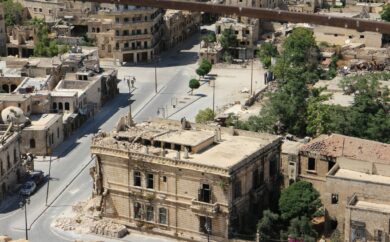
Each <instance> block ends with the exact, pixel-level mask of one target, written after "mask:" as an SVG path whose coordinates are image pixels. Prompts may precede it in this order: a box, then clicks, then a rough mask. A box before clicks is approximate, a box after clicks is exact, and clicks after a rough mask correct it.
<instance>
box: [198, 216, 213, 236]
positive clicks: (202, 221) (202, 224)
mask: <svg viewBox="0 0 390 242" xmlns="http://www.w3.org/2000/svg"><path fill="white" fill-rule="evenodd" d="M211 224H212V222H211V219H210V218H208V217H204V216H199V231H200V232H203V233H205V234H211V230H212V227H211Z"/></svg>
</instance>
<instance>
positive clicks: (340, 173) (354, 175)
mask: <svg viewBox="0 0 390 242" xmlns="http://www.w3.org/2000/svg"><path fill="white" fill-rule="evenodd" d="M331 177H336V178H342V179H351V180H356V181H361V182H373V183H382V184H386V185H390V177H388V176H380V175H371V174H367V173H363V172H357V171H351V170H347V169H338V170H337V171H336V172H335V173H334V174H333V175H331Z"/></svg>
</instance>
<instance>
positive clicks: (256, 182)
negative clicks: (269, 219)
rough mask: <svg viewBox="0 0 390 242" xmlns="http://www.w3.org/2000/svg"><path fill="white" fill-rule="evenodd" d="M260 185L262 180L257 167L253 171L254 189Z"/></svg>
mask: <svg viewBox="0 0 390 242" xmlns="http://www.w3.org/2000/svg"><path fill="white" fill-rule="evenodd" d="M259 185H260V182H259V169H257V168H256V169H255V170H254V171H253V172H252V189H256V188H258V187H259Z"/></svg>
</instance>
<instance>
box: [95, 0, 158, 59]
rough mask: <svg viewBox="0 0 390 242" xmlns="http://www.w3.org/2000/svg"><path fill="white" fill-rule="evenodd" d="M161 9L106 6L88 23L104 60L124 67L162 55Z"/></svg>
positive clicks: (117, 5)
mask: <svg viewBox="0 0 390 242" xmlns="http://www.w3.org/2000/svg"><path fill="white" fill-rule="evenodd" d="M162 16H163V12H162V10H161V9H156V8H148V7H139V6H129V5H119V4H115V5H114V4H106V5H102V6H101V9H100V11H99V12H98V13H97V14H96V15H94V16H93V17H92V18H91V20H89V22H88V36H89V37H90V38H92V39H94V40H95V41H96V44H97V47H98V48H99V56H100V57H109V58H114V59H115V61H117V62H120V63H130V64H136V63H139V62H149V61H151V60H152V59H153V57H154V56H155V55H157V54H158V53H159V52H160V48H161V39H162V26H163V17H162Z"/></svg>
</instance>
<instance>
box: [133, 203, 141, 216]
mask: <svg viewBox="0 0 390 242" xmlns="http://www.w3.org/2000/svg"><path fill="white" fill-rule="evenodd" d="M134 218H138V219H141V218H142V208H141V204H140V203H134Z"/></svg>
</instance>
